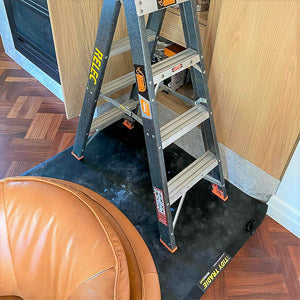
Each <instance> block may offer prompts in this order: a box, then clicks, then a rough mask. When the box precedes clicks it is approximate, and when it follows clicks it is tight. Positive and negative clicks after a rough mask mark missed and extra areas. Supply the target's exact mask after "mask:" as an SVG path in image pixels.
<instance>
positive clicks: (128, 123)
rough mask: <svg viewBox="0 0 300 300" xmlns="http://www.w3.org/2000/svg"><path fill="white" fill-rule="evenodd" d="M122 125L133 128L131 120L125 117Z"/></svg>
mask: <svg viewBox="0 0 300 300" xmlns="http://www.w3.org/2000/svg"><path fill="white" fill-rule="evenodd" d="M123 125H124V126H125V127H127V128H128V129H130V130H132V129H133V128H134V124H133V122H131V121H129V120H127V119H125V120H124V122H123Z"/></svg>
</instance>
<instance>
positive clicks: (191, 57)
mask: <svg viewBox="0 0 300 300" xmlns="http://www.w3.org/2000/svg"><path fill="white" fill-rule="evenodd" d="M199 61H200V57H199V53H198V52H197V51H196V50H193V49H190V48H188V49H186V50H184V51H182V52H179V53H178V54H176V55H174V56H171V57H169V58H167V59H164V60H162V61H160V62H158V63H156V64H154V65H153V67H152V70H153V81H154V84H157V83H159V82H161V81H163V80H165V79H167V78H169V77H171V76H173V75H175V74H177V73H179V72H181V71H183V70H185V69H187V68H189V67H191V66H193V65H195V64H197V63H198V62H199Z"/></svg>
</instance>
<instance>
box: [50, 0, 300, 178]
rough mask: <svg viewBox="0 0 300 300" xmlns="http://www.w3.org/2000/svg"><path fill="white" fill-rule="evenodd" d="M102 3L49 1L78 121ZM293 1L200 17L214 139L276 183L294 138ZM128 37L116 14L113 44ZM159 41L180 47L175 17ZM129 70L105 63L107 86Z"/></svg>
mask: <svg viewBox="0 0 300 300" xmlns="http://www.w3.org/2000/svg"><path fill="white" fill-rule="evenodd" d="M101 4H102V1H100V0H87V1H78V0H48V6H49V10H50V17H51V23H52V29H53V35H54V40H55V46H56V53H57V58H58V64H59V69H60V76H61V82H62V86H63V90H64V95H65V102H66V109H67V114H68V117H73V116H76V115H78V114H79V112H80V109H81V105H82V101H83V96H84V92H85V86H86V81H87V76H88V68H89V64H90V56H91V53H92V49H93V45H94V40H95V35H96V31H97V26H98V21H99V16H100V10H101ZM299 6H300V2H299V0H251V1H249V0H211V4H210V11H209V15H208V13H207V12H206V13H199V26H200V33H201V36H202V42H203V45H204V48H205V59H206V65H207V72H208V73H209V86H210V91H211V98H212V104H213V109H214V115H215V120H216V128H217V134H218V138H219V140H220V142H221V143H223V144H224V145H225V146H227V147H228V148H230V149H232V150H233V151H235V152H236V153H238V154H239V155H241V156H242V157H244V158H245V159H247V160H249V161H250V162H252V163H253V164H255V165H256V166H258V167H259V168H261V169H263V170H265V171H266V172H267V173H269V174H271V175H272V176H274V177H275V178H277V179H280V178H281V177H282V175H283V173H284V170H285V168H286V166H287V164H288V162H289V158H290V157H291V155H292V153H293V150H294V148H295V146H296V142H297V139H299V130H300V113H299V111H300V100H299V99H300V92H299V87H300V84H299V83H300V75H299V74H300V71H299V69H300V68H299V63H300V57H299V53H300V51H299V49H300V45H299V43H300V36H299V32H300V31H299V19H300V7H299ZM126 35H127V31H126V26H125V18H124V14H123V13H122V14H121V18H120V20H119V24H118V28H117V31H116V36H115V38H116V39H120V38H122V37H124V36H126ZM162 36H163V37H165V38H167V39H170V40H173V41H174V42H177V43H179V44H182V45H184V38H183V33H182V27H181V20H180V15H179V11H178V10H177V9H172V8H171V9H168V11H167V13H166V19H165V23H164V25H163V28H162ZM130 70H132V63H131V55H130V53H129V52H128V53H125V54H122V55H120V56H118V57H115V58H113V59H111V60H110V63H109V66H108V69H107V77H106V80H110V79H114V78H116V77H118V76H120V75H122V74H125V73H128V72H129V71H130Z"/></svg>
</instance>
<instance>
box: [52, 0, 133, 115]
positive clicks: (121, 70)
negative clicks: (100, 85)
mask: <svg viewBox="0 0 300 300" xmlns="http://www.w3.org/2000/svg"><path fill="white" fill-rule="evenodd" d="M48 7H49V12H50V19H51V26H52V31H53V38H54V42H55V50H56V55H57V61H58V67H59V72H60V79H61V84H62V88H63V93H64V100H65V106H66V112H67V116H68V117H69V118H72V117H74V116H77V115H78V114H79V113H80V111H81V107H82V102H83V98H84V93H85V89H86V84H87V78H88V74H89V67H90V60H91V54H92V52H93V48H94V43H95V38H96V33H97V28H98V24H99V18H100V12H101V7H102V0H84V1H79V0H48ZM125 36H127V27H126V21H125V16H124V12H123V10H122V11H121V15H120V18H119V22H118V26H117V30H116V33H115V39H121V38H123V37H125ZM132 69H133V67H132V62H131V54H130V53H129V52H128V53H124V54H122V55H119V56H116V57H113V58H111V59H110V60H109V63H108V67H107V72H106V77H105V81H109V80H112V79H115V78H117V77H119V76H121V75H124V74H126V73H128V72H129V71H130V70H132Z"/></svg>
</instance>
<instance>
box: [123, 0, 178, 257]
mask: <svg viewBox="0 0 300 300" xmlns="http://www.w3.org/2000/svg"><path fill="white" fill-rule="evenodd" d="M123 3H124V8H125V14H126V19H127V24H128V33H129V39H130V43H131V52H132V59H133V63H134V66H135V72H136V77H137V89H138V91H139V99H140V104H141V110H142V118H143V125H144V126H143V128H144V135H145V141H146V147H147V155H148V161H149V168H150V173H151V180H152V185H153V193H154V196H155V200H156V210H157V216H158V227H159V232H160V239H161V241H162V243H163V244H165V246H167V248H169V250H170V251H172V252H173V251H176V249H177V247H176V242H175V235H174V228H173V220H172V213H171V206H170V201H169V194H168V186H167V176H166V167H165V161H164V155H163V149H162V144H161V136H160V127H159V122H158V113H157V106H156V101H155V90H154V85H153V75H152V67H151V59H150V57H151V54H150V51H149V43H148V41H147V39H146V35H145V32H146V24H145V18H144V16H141V17H139V16H137V14H136V6H135V1H134V0H123Z"/></svg>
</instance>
